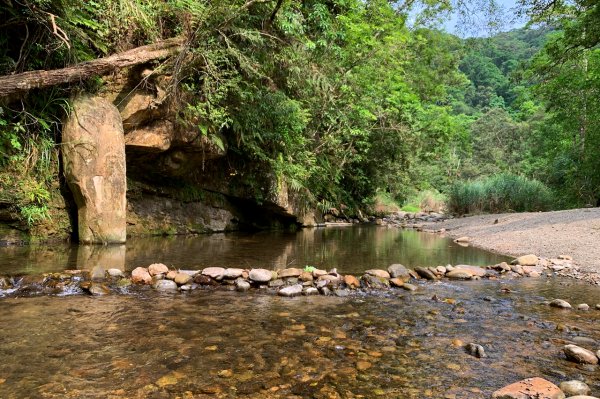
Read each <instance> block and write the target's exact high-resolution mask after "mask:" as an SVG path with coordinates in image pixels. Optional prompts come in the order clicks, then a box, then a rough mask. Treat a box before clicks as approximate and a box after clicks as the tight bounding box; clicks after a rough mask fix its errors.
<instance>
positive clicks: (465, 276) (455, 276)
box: [446, 268, 473, 280]
mask: <svg viewBox="0 0 600 399" xmlns="http://www.w3.org/2000/svg"><path fill="white" fill-rule="evenodd" d="M446 277H448V278H449V279H452V280H469V279H471V277H473V274H472V273H471V272H470V271H468V270H465V269H458V268H457V269H454V270H452V271H451V272H448V273H446Z"/></svg>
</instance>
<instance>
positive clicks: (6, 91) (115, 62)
mask: <svg viewBox="0 0 600 399" xmlns="http://www.w3.org/2000/svg"><path fill="white" fill-rule="evenodd" d="M183 42H184V39H183V38H172V39H167V40H164V41H161V42H158V43H153V44H149V45H147V46H141V47H136V48H134V49H131V50H128V51H125V52H122V53H118V54H114V55H111V56H109V57H105V58H98V59H96V60H93V61H87V62H82V63H81V64H77V65H74V66H71V67H67V68H62V69H53V70H50V71H43V70H42V71H30V72H23V73H18V74H15V75H6V76H0V99H2V98H4V97H7V96H9V95H13V94H22V93H24V92H27V91H29V90H31V89H41V88H45V87H50V86H55V85H59V84H65V83H73V82H81V81H83V80H86V79H89V78H91V77H93V76H102V75H106V74H108V73H110V72H112V71H114V70H116V69H120V68H124V67H128V66H133V65H138V64H143V63H145V62H148V61H152V60H156V59H161V58H166V57H168V56H170V55H172V54H174V53H176V52H178V51H179V50H180V49H181V46H182V45H183Z"/></svg>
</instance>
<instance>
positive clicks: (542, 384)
mask: <svg viewBox="0 0 600 399" xmlns="http://www.w3.org/2000/svg"><path fill="white" fill-rule="evenodd" d="M564 398H565V394H564V393H563V392H562V391H561V390H560V388H559V387H557V386H556V385H554V384H553V383H551V382H550V381H547V380H545V379H543V378H539V377H534V378H527V379H524V380H522V381H519V382H515V383H513V384H510V385H507V386H505V387H504V388H502V389H499V390H497V391H496V392H494V393H492V399H564Z"/></svg>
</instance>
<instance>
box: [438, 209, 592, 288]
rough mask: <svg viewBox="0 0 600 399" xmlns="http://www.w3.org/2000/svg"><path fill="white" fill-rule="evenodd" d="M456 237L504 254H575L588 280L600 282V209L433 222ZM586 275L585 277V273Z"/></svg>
mask: <svg viewBox="0 0 600 399" xmlns="http://www.w3.org/2000/svg"><path fill="white" fill-rule="evenodd" d="M429 226H430V228H435V229H440V228H445V229H446V231H447V234H448V235H449V236H451V237H453V238H458V237H462V236H468V237H470V239H471V240H470V242H471V245H473V246H477V247H480V248H484V249H487V250H490V251H494V252H498V253H501V254H505V255H513V256H518V255H525V254H529V253H533V254H536V255H538V256H542V257H546V258H555V257H557V256H558V255H570V256H572V257H573V259H574V261H575V264H576V265H578V266H579V270H580V271H581V272H582V273H584V274H586V275H587V276H586V279H590V278H591V279H592V280H596V278H598V281H599V282H600V208H585V209H573V210H567V211H555V212H537V213H503V214H497V215H479V216H470V217H464V218H457V219H450V220H447V221H444V222H438V223H430V224H429ZM582 277H583V276H582Z"/></svg>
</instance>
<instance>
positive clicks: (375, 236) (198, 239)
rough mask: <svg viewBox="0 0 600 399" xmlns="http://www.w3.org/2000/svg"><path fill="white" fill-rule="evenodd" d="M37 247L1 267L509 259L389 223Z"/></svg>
mask: <svg viewBox="0 0 600 399" xmlns="http://www.w3.org/2000/svg"><path fill="white" fill-rule="evenodd" d="M34 248H35V247H26V248H15V249H7V248H1V249H0V250H1V251H4V252H5V253H9V252H8V251H12V254H11V255H9V256H5V257H4V259H8V261H7V262H5V264H3V265H1V266H0V268H1V267H4V268H5V269H0V271H3V270H7V271H6V272H7V273H8V272H11V273H14V272H29V273H33V272H39V271H60V270H63V269H69V268H75V267H80V268H85V269H88V270H91V268H92V267H93V265H94V264H102V266H103V267H106V268H109V267H116V268H122V267H123V265H124V267H125V269H127V270H132V269H134V268H135V267H137V266H147V265H149V264H152V263H164V264H166V265H168V266H170V267H175V268H181V269H202V268H204V267H208V266H221V267H242V268H252V267H264V268H271V269H282V268H285V267H298V268H303V267H304V266H306V265H312V266H316V267H319V268H323V269H330V268H334V267H335V268H337V269H338V271H340V272H343V273H357V274H358V273H361V272H362V271H364V270H366V269H371V268H387V266H389V265H390V264H392V263H402V264H404V265H406V266H408V267H414V266H435V265H440V264H447V263H451V264H461V263H462V264H472V265H487V264H494V263H498V262H500V261H502V260H505V258H503V257H500V256H497V255H494V254H491V253H488V252H485V251H481V250H478V249H474V248H463V247H460V246H458V245H456V244H454V243H453V242H452V241H451V240H450V239H445V238H441V237H439V236H437V235H434V234H428V233H420V232H416V231H412V230H398V229H390V228H384V227H343V228H317V229H304V230H302V231H300V232H298V233H289V232H261V233H255V234H248V233H230V234H213V235H202V236H194V237H191V236H174V237H152V238H136V239H131V240H129V241H128V242H127V244H126V252H125V260H123V253H122V252H120V251H123V250H119V251H117V250H116V249H115V248H114V247H110V246H109V247H103V246H93V247H89V248H86V247H80V248H79V249H78V248H77V247H76V246H74V247H69V246H65V245H63V246H55V247H52V246H50V247H43V249H34ZM6 264H8V266H6ZM109 264H110V265H109ZM104 265H106V266H104ZM7 267H8V269H6V268H7ZM11 268H12V270H11Z"/></svg>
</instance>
